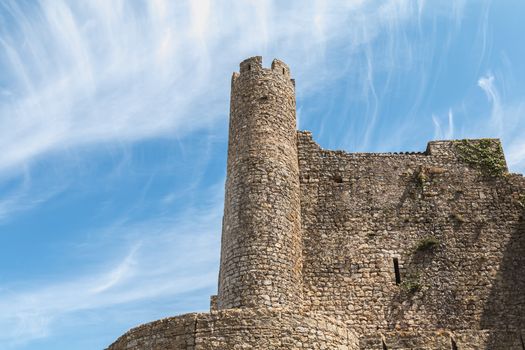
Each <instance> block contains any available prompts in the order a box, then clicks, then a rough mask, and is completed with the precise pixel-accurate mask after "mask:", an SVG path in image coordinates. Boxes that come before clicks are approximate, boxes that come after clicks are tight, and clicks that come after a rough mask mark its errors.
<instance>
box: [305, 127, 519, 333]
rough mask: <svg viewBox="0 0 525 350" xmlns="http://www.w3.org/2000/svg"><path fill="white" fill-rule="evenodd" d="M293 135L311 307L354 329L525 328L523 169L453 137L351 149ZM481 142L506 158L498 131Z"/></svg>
mask: <svg viewBox="0 0 525 350" xmlns="http://www.w3.org/2000/svg"><path fill="white" fill-rule="evenodd" d="M298 135H299V141H298V149H299V164H300V182H301V220H302V227H303V235H304V241H303V242H304V248H303V256H304V262H303V264H304V270H303V281H304V291H303V295H304V305H305V307H306V308H307V309H309V310H312V311H316V312H320V313H325V314H329V315H332V316H333V317H336V318H338V319H340V320H343V321H344V322H346V323H347V325H348V326H349V328H350V329H355V330H356V331H357V332H358V333H361V334H378V332H379V331H384V330H412V329H419V330H425V329H438V328H448V329H452V330H454V329H473V330H476V329H520V328H525V293H523V290H525V279H524V278H523V276H524V275H525V274H524V273H525V259H524V255H525V254H523V253H524V252H525V242H524V239H525V229H524V224H523V214H524V212H523V203H521V202H520V198H521V197H520V196H521V195H523V192H525V186H523V183H522V182H523V181H522V180H521V179H522V177H520V176H503V175H497V176H492V175H490V174H488V173H487V172H491V171H492V170H493V169H490V168H488V169H481V168H479V167H478V168H479V169H478V168H476V164H474V163H475V161H476V160H479V159H477V158H476V155H475V154H474V155H473V154H467V155H466V156H465V155H461V154H459V153H458V147H457V143H454V142H431V143H430V144H429V147H428V149H427V152H425V153H411V154H348V153H345V152H338V151H325V150H322V149H321V148H320V147H319V146H318V145H317V144H315V142H313V141H312V139H311V135H310V134H309V133H307V132H300V133H299V134H298ZM487 144H488V145H489V146H490V147H489V148H490V149H489V151H491V150H492V151H494V152H492V153H490V152H489V155H490V156H491V157H492V156H495V159H496V160H495V162H496V165H497V166H500V168H502V167H503V168H505V163H504V159H503V154H502V153H498V151H500V149H501V148H500V145H499V141H497V140H481V141H480V140H476V141H469V145H473V147H472V148H473V149H476V147H478V146H480V147H481V146H483V145H485V146H486V145H487ZM485 151H487V150H485ZM467 153H468V152H467ZM468 157H471V158H473V159H470V160H469V159H468ZM469 161H471V163H472V164H468V163H469ZM478 163H480V162H478ZM481 163H482V164H481V165H483V166H487V167H490V166H491V165H490V164H491V163H490V162H488V163H487V164H488V165H487V164H485V163H483V162H481ZM478 165H479V164H478ZM500 170H501V169H500ZM418 247H419V248H418ZM394 258H395V259H397V262H398V267H399V277H400V281H398V282H400V283H396V274H395V267H394Z"/></svg>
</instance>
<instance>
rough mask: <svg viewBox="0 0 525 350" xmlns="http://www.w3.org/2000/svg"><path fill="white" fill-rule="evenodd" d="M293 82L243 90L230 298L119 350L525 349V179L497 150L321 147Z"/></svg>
mask: <svg viewBox="0 0 525 350" xmlns="http://www.w3.org/2000/svg"><path fill="white" fill-rule="evenodd" d="M294 90H295V83H294V82H293V80H291V79H290V71H289V69H288V67H287V66H286V65H285V64H284V63H282V62H281V61H278V60H274V62H273V63H272V67H271V68H270V69H266V68H263V67H262V59H261V58H260V57H254V58H250V59H247V60H245V61H243V62H242V63H241V67H240V73H234V75H233V77H232V100H231V111H230V138H229V148H228V168H227V173H228V176H227V182H226V200H225V209H224V221H223V232H222V235H223V236H222V246H221V266H220V276H219V293H218V295H217V296H214V297H212V299H211V303H210V309H211V311H210V313H207V314H205V313H203V314H187V315H183V316H179V317H173V318H169V319H164V320H159V321H156V322H152V323H149V324H145V325H142V326H139V327H137V328H135V329H132V330H131V331H129V332H128V333H126V334H125V335H123V336H122V337H120V338H119V339H118V340H117V341H116V342H115V343H114V344H113V345H111V346H110V347H109V349H110V350H124V349H128V350H138V349H155V350H168V349H170V350H171V349H194V350H208V349H348V350H357V349H363V350H364V349H382V350H383V349H487V350H489V349H490V350H493V349H496V350H500V349H501V350H503V349H520V350H523V349H525V344H524V340H523V337H525V332H524V331H523V330H524V329H525V292H524V291H525V278H524V277H523V276H525V218H524V216H525V179H524V178H523V176H522V175H516V174H508V173H507V172H506V166H505V164H506V163H505V159H504V157H503V153H502V151H501V144H500V142H499V140H495V139H484V140H467V141H461V142H458V141H433V142H430V143H429V144H428V146H427V149H426V151H425V152H411V153H408V152H405V153H395V154H392V153H374V154H372V153H347V152H343V151H328V150H323V149H321V148H320V147H319V146H318V145H317V144H316V143H315V142H314V141H313V139H312V135H311V134H310V133H309V132H305V131H302V132H297V131H296V119H295V93H294Z"/></svg>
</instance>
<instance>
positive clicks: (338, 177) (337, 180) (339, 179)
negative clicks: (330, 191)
mask: <svg viewBox="0 0 525 350" xmlns="http://www.w3.org/2000/svg"><path fill="white" fill-rule="evenodd" d="M334 182H335V183H337V184H341V183H343V178H342V177H341V175H335V176H334Z"/></svg>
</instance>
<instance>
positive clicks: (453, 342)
mask: <svg viewBox="0 0 525 350" xmlns="http://www.w3.org/2000/svg"><path fill="white" fill-rule="evenodd" d="M450 349H452V350H458V346H457V344H456V341H455V340H454V338H450Z"/></svg>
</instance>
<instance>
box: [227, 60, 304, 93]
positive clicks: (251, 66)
mask: <svg viewBox="0 0 525 350" xmlns="http://www.w3.org/2000/svg"><path fill="white" fill-rule="evenodd" d="M257 72H273V73H275V74H276V75H277V76H282V77H284V78H286V79H288V80H290V81H291V82H292V84H293V85H294V86H295V80H294V79H291V78H290V77H291V72H290V67H288V65H287V64H286V63H284V62H283V61H281V60H279V59H277V58H275V59H274V60H273V61H272V64H271V66H270V68H264V67H263V64H262V56H254V57H250V58H247V59H245V60H244V61H242V62H241V63H240V65H239V73H237V72H235V73H233V76H232V84H233V83H234V82H235V80H236V79H237V78H238V77H239V76H240V75H244V74H253V73H257Z"/></svg>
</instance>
